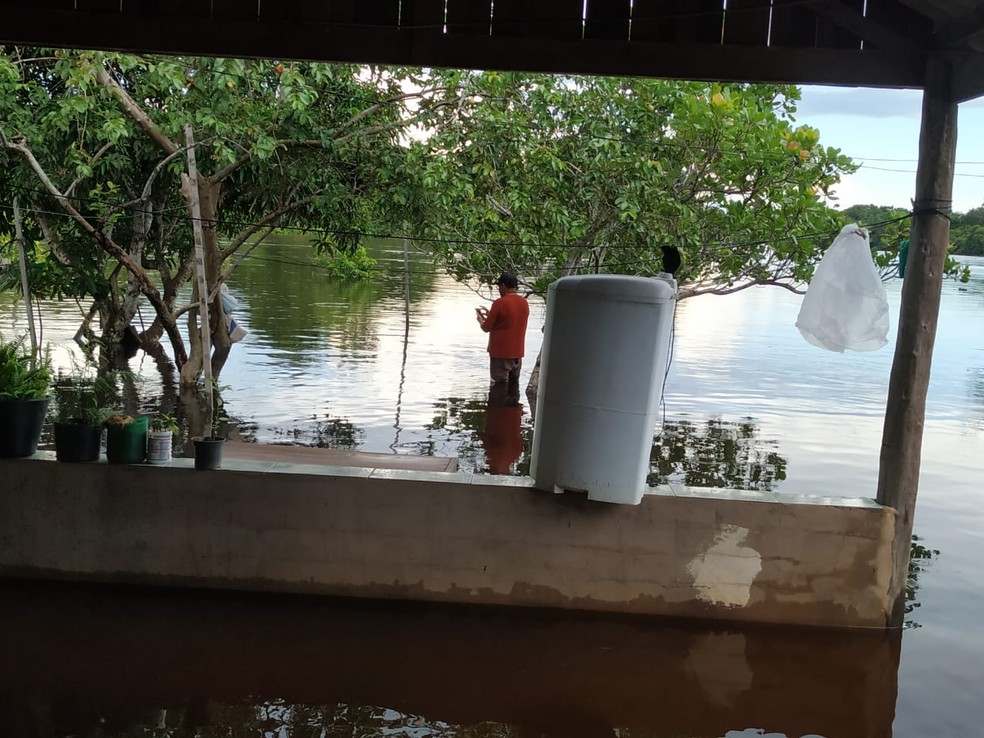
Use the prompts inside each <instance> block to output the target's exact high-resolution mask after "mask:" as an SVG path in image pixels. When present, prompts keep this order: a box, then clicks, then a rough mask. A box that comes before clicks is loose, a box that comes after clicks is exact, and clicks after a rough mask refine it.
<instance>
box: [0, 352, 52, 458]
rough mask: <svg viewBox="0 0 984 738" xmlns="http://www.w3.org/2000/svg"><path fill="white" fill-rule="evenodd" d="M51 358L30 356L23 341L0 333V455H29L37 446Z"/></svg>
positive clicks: (49, 379)
mask: <svg viewBox="0 0 984 738" xmlns="http://www.w3.org/2000/svg"><path fill="white" fill-rule="evenodd" d="M50 384H51V360H50V357H49V356H48V355H47V354H46V355H45V356H43V357H41V358H34V357H32V355H31V353H30V352H28V351H25V350H24V349H23V341H22V340H21V341H12V342H8V341H4V340H3V337H2V336H0V458H14V457H22V456H30V455H31V454H33V453H34V452H35V451H36V450H37V448H38V439H40V437H41V426H42V424H43V423H44V414H45V412H46V411H47V409H48V387H49V385H50Z"/></svg>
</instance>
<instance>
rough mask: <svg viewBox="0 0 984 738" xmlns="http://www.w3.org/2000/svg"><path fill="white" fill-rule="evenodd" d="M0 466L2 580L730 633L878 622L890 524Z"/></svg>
mask: <svg viewBox="0 0 984 738" xmlns="http://www.w3.org/2000/svg"><path fill="white" fill-rule="evenodd" d="M192 467H193V463H192V460H191V459H176V460H174V462H172V464H171V465H170V466H166V467H154V466H143V465H135V466H117V465H109V464H105V463H96V464H63V463H58V462H55V461H53V460H52V459H51V457H50V454H45V453H39V454H38V455H36V456H35V457H32V458H29V459H2V460H0V576H6V577H19V578H32V579H65V580H80V581H95V582H125V583H136V584H153V585H173V586H186V587H206V588H216V589H235V590H246V591H250V590H253V591H282V592H297V593H311V594H317V593H321V594H329V595H340V596H353V597H365V598H392V599H406V600H421V601H434V602H457V603H470V604H475V605H515V606H527V607H548V608H563V609H580V610H592V611H606V612H618V613H635V614H648V615H670V616H683V617H699V618H714V619H724V620H735V621H750V622H766V623H791V624H808V625H819V626H828V627H877V628H883V627H885V626H886V624H887V622H888V612H889V609H890V604H891V603H890V598H889V594H888V591H889V576H890V572H891V542H892V536H893V534H894V524H895V513H894V511H892V510H891V509H888V508H883V507H881V506H879V505H877V504H876V503H874V502H873V501H872V500H869V499H864V498H816V497H796V496H790V495H784V494H779V493H770V492H750V491H735V490H719V489H696V488H684V487H679V486H676V485H671V486H666V487H659V488H654V489H652V490H650V494H647V495H646V496H645V497H644V499H643V501H642V504H640V505H638V506H623V505H609V504H605V503H599V502H593V501H590V500H587V499H586V497H585V496H583V495H578V494H573V493H567V494H563V495H554V494H551V493H547V492H541V491H538V490H535V489H533V488H532V481H531V480H530V479H528V478H517V477H492V476H484V475H472V474H469V473H465V472H460V471H458V472H428V471H415V470H407V469H378V468H370V467H356V466H324V465H317V464H286V463H279V462H271V461H270V460H240V459H230V460H228V461H227V462H226V463H225V464H224V467H225V468H223V469H221V470H218V471H209V472H204V471H196V470H195V469H194V468H192Z"/></svg>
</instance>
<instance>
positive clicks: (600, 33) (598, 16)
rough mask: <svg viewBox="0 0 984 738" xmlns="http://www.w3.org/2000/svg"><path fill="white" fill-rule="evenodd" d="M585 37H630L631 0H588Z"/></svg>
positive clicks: (623, 38)
mask: <svg viewBox="0 0 984 738" xmlns="http://www.w3.org/2000/svg"><path fill="white" fill-rule="evenodd" d="M587 3H588V4H587V13H586V16H585V19H584V37H585V38H610V39H621V40H625V39H628V38H629V14H630V12H631V4H630V2H629V0H587Z"/></svg>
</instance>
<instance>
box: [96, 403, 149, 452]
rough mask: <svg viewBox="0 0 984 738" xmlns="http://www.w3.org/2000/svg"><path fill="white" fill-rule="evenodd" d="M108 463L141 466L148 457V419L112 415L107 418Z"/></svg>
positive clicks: (119, 414)
mask: <svg viewBox="0 0 984 738" xmlns="http://www.w3.org/2000/svg"><path fill="white" fill-rule="evenodd" d="M105 425H106V461H108V462H109V463H110V464H140V463H141V462H143V460H144V459H145V458H146V457H147V418H134V417H133V416H132V415H125V414H123V413H112V414H111V415H110V416H109V417H107V418H106V421H105Z"/></svg>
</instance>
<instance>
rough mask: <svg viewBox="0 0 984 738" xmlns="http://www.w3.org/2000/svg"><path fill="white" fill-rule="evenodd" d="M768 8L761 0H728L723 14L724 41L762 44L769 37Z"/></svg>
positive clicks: (738, 43) (737, 44)
mask: <svg viewBox="0 0 984 738" xmlns="http://www.w3.org/2000/svg"><path fill="white" fill-rule="evenodd" d="M770 15H771V13H770V9H769V8H768V6H766V5H764V4H763V3H762V0H728V8H727V10H726V11H725V14H724V43H725V44H728V45H730V44H734V45H736V46H749V45H750V46H764V45H765V44H766V43H768V39H769V17H770Z"/></svg>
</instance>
